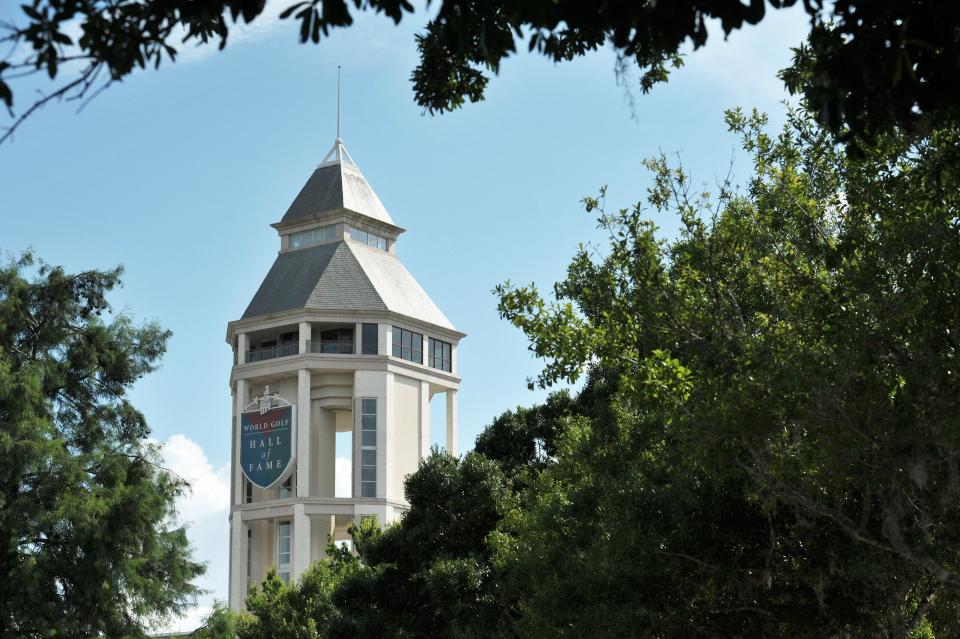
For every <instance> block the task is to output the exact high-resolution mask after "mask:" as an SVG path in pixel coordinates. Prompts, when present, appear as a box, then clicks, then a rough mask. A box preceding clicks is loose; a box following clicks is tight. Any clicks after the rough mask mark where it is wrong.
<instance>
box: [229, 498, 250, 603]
mask: <svg viewBox="0 0 960 639" xmlns="http://www.w3.org/2000/svg"><path fill="white" fill-rule="evenodd" d="M241 515H242V513H241V512H240V511H235V512H234V513H233V514H232V515H231V516H230V520H231V521H230V592H229V594H228V603H229V606H230V608H231V609H232V610H240V609H241V608H242V607H243V605H244V601H245V599H246V597H247V574H246V572H247V527H246V525H244V523H243V520H242V519H241Z"/></svg>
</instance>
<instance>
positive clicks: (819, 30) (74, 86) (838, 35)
mask: <svg viewBox="0 0 960 639" xmlns="http://www.w3.org/2000/svg"><path fill="white" fill-rule="evenodd" d="M795 3H796V0H770V2H769V5H770V7H771V8H774V9H777V8H781V7H786V6H792V5H794V4H795ZM288 4H289V5H290V6H289V8H288V9H287V11H285V13H284V14H283V15H284V17H288V18H291V17H292V18H294V19H295V20H297V21H299V25H300V29H299V37H300V40H301V42H307V41H312V42H314V43H316V42H319V41H320V39H321V36H323V37H326V36H328V35H329V33H330V31H331V30H332V29H335V28H345V27H349V26H350V25H351V24H352V23H353V16H354V14H355V13H356V12H359V11H366V10H369V11H373V12H375V13H378V14H384V15H385V16H387V17H388V18H390V19H391V20H393V21H394V23H399V22H400V21H401V20H402V19H403V18H404V16H406V15H407V14H409V13H411V12H413V5H412V4H411V3H410V2H408V1H407V0H367V1H365V2H361V1H360V0H354V1H353V2H348V0H323V1H321V0H301V1H295V0H288ZM439 5H440V6H439V9H438V10H437V12H436V15H435V16H434V17H433V18H432V19H431V20H430V21H429V23H428V24H427V26H426V28H425V29H424V31H423V32H422V33H421V34H418V35H417V46H418V49H419V51H420V62H419V64H418V66H417V68H416V69H415V70H414V71H413V75H412V81H413V85H414V94H415V99H416V102H417V104H419V105H420V106H422V107H423V108H424V109H425V110H427V111H429V112H431V113H440V112H445V111H450V110H453V109H457V108H459V107H461V106H462V105H463V104H464V103H465V102H466V101H468V100H469V101H471V102H476V101H478V100H481V99H483V96H484V91H485V90H486V86H487V84H488V82H489V79H490V74H491V73H493V74H496V73H498V72H499V70H500V65H501V63H502V62H503V60H504V59H505V58H507V57H508V56H510V55H513V54H514V53H515V52H516V51H517V50H519V49H521V48H523V47H526V48H528V49H529V50H532V51H537V52H538V53H540V54H542V55H544V56H546V57H548V58H550V59H552V60H554V61H557V62H561V61H566V60H571V59H573V58H576V57H578V56H581V55H583V54H585V53H587V52H590V51H594V50H596V49H598V48H600V47H602V46H604V45H605V44H610V45H612V46H613V48H614V49H615V51H616V52H617V57H618V62H617V69H618V70H619V71H623V70H625V69H627V68H629V66H630V65H636V66H637V67H638V68H639V69H640V70H641V75H640V88H641V89H642V90H643V91H644V92H647V91H649V90H650V89H651V88H652V87H653V86H654V85H655V84H657V83H658V82H663V81H665V80H667V78H668V76H669V73H670V70H671V69H672V68H676V67H679V66H681V64H682V49H683V47H684V46H686V45H692V46H693V47H694V48H699V47H701V46H704V45H705V44H706V43H707V40H708V36H709V35H710V34H709V29H708V26H707V25H708V21H710V20H713V19H716V20H719V22H720V30H721V31H722V32H723V34H724V35H725V36H726V35H729V34H730V33H731V32H733V31H735V30H736V29H740V28H743V27H744V25H747V24H756V23H758V22H760V21H761V20H763V18H764V17H765V15H766V12H767V5H766V3H765V2H764V1H763V0H751V1H750V2H749V3H744V2H741V0H720V1H717V0H675V1H673V2H626V1H620V2H608V3H602V4H599V5H596V4H587V3H581V2H570V1H567V2H555V1H552V0H529V1H526V2H504V1H498V2H479V1H477V0H443V1H442V2H440V3H439ZM825 5H826V6H825ZM264 6H265V2H264V0H206V1H204V2H198V1H196V0H32V2H30V3H29V4H25V5H23V12H24V14H23V19H22V20H21V21H18V22H11V23H7V24H0V43H3V44H5V45H7V46H8V49H9V50H10V53H9V54H8V55H7V57H6V58H5V59H4V60H3V61H0V99H2V100H3V101H4V102H5V103H6V105H7V107H8V108H9V109H12V106H13V97H14V96H13V90H12V86H11V84H10V81H11V80H14V79H16V78H21V77H23V76H24V75H30V74H33V73H46V74H47V75H48V76H49V77H50V78H51V79H55V78H56V77H57V76H58V74H59V73H60V72H61V70H62V68H63V66H64V65H65V64H66V63H69V64H71V65H77V66H78V68H79V72H78V73H77V74H76V75H71V76H70V79H69V80H67V81H66V82H65V83H64V84H61V85H59V86H57V87H56V88H55V89H53V90H51V91H50V92H48V93H46V94H45V95H43V96H42V97H40V98H39V99H38V100H36V101H35V102H33V103H32V104H31V105H30V106H29V107H27V108H26V109H25V110H24V111H22V112H21V113H20V115H19V116H15V118H14V121H13V124H12V125H11V127H10V128H9V129H8V131H7V132H6V134H4V135H3V136H2V137H0V142H2V141H3V140H4V139H6V138H7V137H9V135H10V134H11V133H12V132H13V130H14V129H16V127H17V126H19V124H20V123H21V122H22V121H23V118H25V117H28V116H29V115H30V114H31V113H33V112H34V111H35V110H36V109H37V108H39V107H41V106H43V105H44V104H46V103H47V102H49V101H51V100H59V99H72V100H82V99H84V98H85V97H87V96H88V95H90V94H92V93H93V92H95V91H97V90H99V89H100V88H104V87H106V86H107V85H109V84H111V83H113V82H117V81H120V80H122V79H123V78H124V77H126V76H127V75H129V74H130V73H131V72H132V71H133V70H134V69H136V68H144V67H146V66H147V65H151V66H155V67H159V66H160V64H161V62H162V61H163V59H164V58H167V59H168V60H169V61H171V62H172V61H173V60H174V59H175V58H176V54H177V49H176V47H177V46H180V44H181V42H182V43H184V44H187V43H191V42H208V41H211V40H219V42H220V46H221V48H222V47H223V46H224V45H225V44H226V41H227V36H228V33H229V18H228V16H229V17H231V18H232V19H233V21H237V20H239V19H243V20H245V21H246V22H251V21H253V20H256V19H257V18H258V17H259V16H260V15H261V13H262V12H263V8H264ZM803 6H804V8H805V10H806V12H807V14H808V15H809V17H810V21H811V34H810V39H809V42H808V43H807V44H806V45H805V46H803V47H800V48H799V49H798V50H797V53H796V63H795V64H794V66H793V67H792V68H791V69H790V70H788V71H787V72H786V73H785V74H784V76H783V77H784V80H785V81H786V84H787V86H788V87H789V88H790V90H791V91H792V92H794V93H803V94H804V96H805V99H806V101H807V102H808V104H809V108H810V110H811V112H813V113H817V114H819V115H820V116H821V117H822V119H823V121H824V122H825V123H826V124H827V125H828V126H829V127H830V129H831V131H832V132H833V133H835V134H838V135H842V136H844V137H846V138H848V139H851V140H857V139H859V138H864V139H866V140H868V141H869V140H872V139H873V138H874V137H875V136H876V135H877V134H878V133H879V132H882V131H884V130H889V129H891V128H897V127H900V128H904V129H908V130H917V131H921V132H922V131H925V130H928V129H929V127H931V126H933V125H936V124H939V123H941V122H944V121H950V120H955V119H956V117H957V115H958V113H957V102H956V100H955V98H954V90H953V79H954V77H955V76H956V75H957V72H958V70H960V55H958V51H960V35H958V33H957V31H956V29H954V27H953V25H955V24H957V22H958V19H960V7H957V6H956V5H955V3H942V2H935V1H933V0H926V1H923V0H917V1H915V2H901V1H899V0H869V1H866V0H840V1H838V2H833V3H829V4H828V3H823V2H819V1H814V0H804V2H803ZM11 113H13V112H12V111H11Z"/></svg>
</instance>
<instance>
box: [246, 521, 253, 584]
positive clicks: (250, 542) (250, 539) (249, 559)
mask: <svg viewBox="0 0 960 639" xmlns="http://www.w3.org/2000/svg"><path fill="white" fill-rule="evenodd" d="M252 566H253V530H252V529H250V528H247V588H250V580H251V579H252V578H253V570H252Z"/></svg>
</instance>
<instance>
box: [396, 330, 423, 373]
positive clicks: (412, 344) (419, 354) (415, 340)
mask: <svg viewBox="0 0 960 639" xmlns="http://www.w3.org/2000/svg"><path fill="white" fill-rule="evenodd" d="M390 341H391V342H392V345H393V347H392V349H391V352H392V353H393V356H394V357H397V358H399V359H402V360H406V361H408V362H413V363H414V364H420V365H421V366H422V365H423V333H418V332H416V331H411V330H409V329H406V328H402V327H400V326H396V325H394V327H393V337H392V338H391V340H390ZM415 356H416V359H414V357H415Z"/></svg>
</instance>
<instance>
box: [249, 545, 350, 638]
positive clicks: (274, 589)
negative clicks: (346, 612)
mask: <svg viewBox="0 0 960 639" xmlns="http://www.w3.org/2000/svg"><path fill="white" fill-rule="evenodd" d="M327 555H328V558H327V559H326V560H324V561H318V562H315V563H314V564H313V565H312V566H310V568H309V569H308V570H307V571H306V572H305V573H303V575H301V577H300V579H299V581H297V582H296V583H294V584H290V585H287V584H285V583H284V582H283V581H282V580H281V579H280V578H279V577H278V576H277V573H276V571H275V570H273V569H271V570H270V572H269V573H268V574H267V578H266V579H265V580H264V582H263V584H262V585H261V586H260V587H259V588H251V589H250V593H249V595H248V596H247V609H246V612H244V613H242V614H240V615H239V616H238V618H237V621H236V636H237V637H238V639H315V638H317V637H326V636H329V632H330V628H331V626H332V625H333V624H334V623H336V621H337V620H338V619H339V612H338V610H337V608H336V606H335V605H334V602H333V593H334V591H335V589H336V587H337V586H338V585H339V584H340V582H341V581H342V580H343V579H345V578H349V577H350V576H352V575H355V574H356V573H357V572H358V571H360V570H362V566H361V565H360V563H359V561H358V560H357V559H356V558H354V557H353V556H351V555H350V553H348V552H344V551H342V550H339V549H337V548H336V547H334V546H333V545H332V544H331V545H330V546H329V547H328V548H327Z"/></svg>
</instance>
